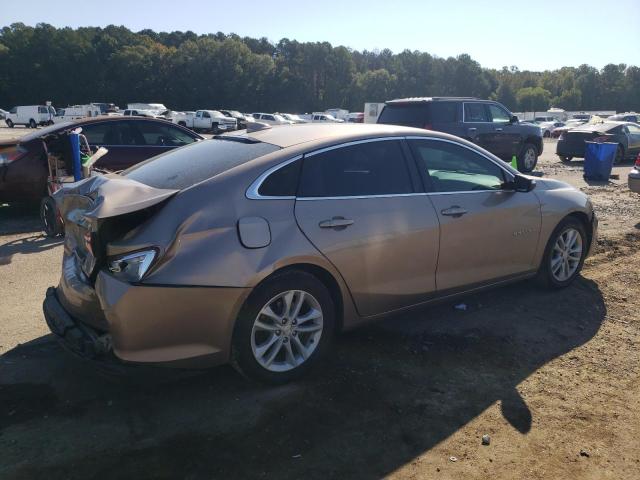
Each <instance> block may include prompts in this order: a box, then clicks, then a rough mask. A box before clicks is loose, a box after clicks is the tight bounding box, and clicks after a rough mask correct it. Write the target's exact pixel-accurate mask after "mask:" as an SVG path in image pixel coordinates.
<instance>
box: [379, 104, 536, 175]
mask: <svg viewBox="0 0 640 480" xmlns="http://www.w3.org/2000/svg"><path fill="white" fill-rule="evenodd" d="M378 123H386V124H390V125H404V126H407V127H417V128H426V129H428V130H438V131H440V132H446V133H450V134H452V135H457V136H458V137H462V138H464V139H467V140H470V141H472V142H473V143H476V144H478V145H480V146H481V147H483V148H485V149H486V150H489V151H490V152H491V153H493V154H494V155H496V156H497V157H500V158H501V159H503V160H505V161H511V159H512V157H513V156H514V155H515V156H516V157H517V159H518V170H520V171H521V172H531V171H532V170H533V169H534V168H535V167H536V164H537V163H538V156H539V155H540V154H541V153H542V134H541V131H540V127H538V126H536V125H532V124H529V123H520V122H519V121H518V117H516V116H514V115H513V114H512V113H511V112H509V110H507V109H506V108H505V107H504V106H502V105H501V104H499V103H498V102H492V101H490V100H478V99H477V98H471V97H429V98H423V97H420V98H403V99H399V100H391V101H389V102H386V105H385V107H384V108H383V109H382V112H381V113H380V116H379V117H378Z"/></svg>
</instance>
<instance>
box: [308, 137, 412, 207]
mask: <svg viewBox="0 0 640 480" xmlns="http://www.w3.org/2000/svg"><path fill="white" fill-rule="evenodd" d="M402 193H413V187H412V184H411V177H410V175H409V170H408V168H407V164H406V161H405V158H404V155H403V153H402V148H401V145H400V142H399V141H398V140H385V141H374V142H366V143H360V144H357V145H351V146H345V147H339V148H335V149H333V150H329V151H326V152H323V153H319V154H316V155H312V156H308V157H305V159H304V163H303V167H302V178H301V181H300V192H299V194H298V196H300V197H350V196H363V195H387V194H402Z"/></svg>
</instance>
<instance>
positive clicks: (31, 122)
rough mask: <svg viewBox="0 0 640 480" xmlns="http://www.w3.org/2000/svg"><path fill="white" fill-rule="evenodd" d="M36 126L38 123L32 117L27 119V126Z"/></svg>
mask: <svg viewBox="0 0 640 480" xmlns="http://www.w3.org/2000/svg"><path fill="white" fill-rule="evenodd" d="M37 127H38V124H37V123H36V121H35V120H34V119H33V118H32V119H31V120H29V128H37Z"/></svg>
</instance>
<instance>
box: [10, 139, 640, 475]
mask: <svg viewBox="0 0 640 480" xmlns="http://www.w3.org/2000/svg"><path fill="white" fill-rule="evenodd" d="M19 133H24V132H23V131H22V129H21V130H20V132H18V129H15V130H13V131H8V129H0V138H3V136H6V135H11V134H19ZM554 152H555V142H554V141H549V142H545V153H544V154H543V156H542V158H541V159H540V162H539V164H538V168H537V169H536V170H537V171H538V172H539V173H540V174H542V175H543V176H545V177H551V178H558V179H561V180H564V181H568V182H570V183H572V184H574V185H575V186H577V187H579V188H582V189H583V191H585V192H586V193H588V194H589V195H590V196H591V198H592V201H593V202H594V205H595V208H596V211H597V213H598V215H599V218H600V235H599V237H600V238H599V242H598V247H597V251H596V255H595V256H594V257H592V258H591V259H589V260H587V262H586V265H585V269H584V270H583V275H582V278H580V279H579V280H578V281H576V282H575V283H574V284H573V285H572V286H571V287H569V288H567V289H565V290H563V291H556V292H547V291H542V290H539V289H538V288H537V287H536V286H535V285H534V284H533V283H532V282H524V283H520V284H517V285H512V286H509V287H506V288H502V289H499V290H493V291H489V292H485V293H481V294H476V295H469V296H467V297H465V298H463V299H462V300H457V301H455V302H449V303H443V304H440V305H438V306H433V307H430V308H425V309H421V310H418V311H414V312H411V313H407V314H403V315H400V316H394V317H390V318H388V319H386V320H384V321H382V322H379V323H376V324H373V325H369V326H367V327H364V328H362V329H359V330H356V331H354V332H350V333H348V334H345V335H343V336H341V337H339V338H338V340H337V342H336V348H335V354H334V355H332V356H331V357H330V359H329V360H328V362H327V364H326V368H324V369H320V370H318V371H317V372H315V373H314V374H313V375H311V376H310V377H308V378H307V379H305V380H304V381H302V382H299V383H296V384H292V385H287V386H283V387H277V388H274V387H264V386H260V385H256V384H252V383H249V382H248V381H246V380H245V379H243V378H242V377H240V376H239V375H237V374H236V373H235V372H234V371H233V370H232V369H231V368H229V367H221V368H217V369H214V370H211V371H208V372H204V373H200V372H188V373H178V372H175V371H165V370H162V371H159V372H154V375H153V376H152V377H153V378H152V379H149V378H147V377H145V378H143V377H142V376H141V375H140V374H138V373H136V371H133V372H132V373H131V375H132V378H130V379H129V380H118V379H114V378H108V377H105V376H103V375H101V374H98V373H97V372H96V371H95V369H94V368H93V366H92V365H91V364H88V363H85V362H82V361H80V360H78V359H76V358H74V357H72V356H71V355H69V354H67V353H66V352H65V351H63V350H62V348H61V347H59V346H58V344H57V343H56V342H55V341H54V339H53V338H52V337H51V336H50V335H48V334H47V332H48V330H47V328H46V325H45V323H44V320H43V318H42V311H41V303H42V300H43V298H44V292H45V290H46V288H47V287H48V286H50V285H55V284H56V283H57V281H58V278H59V275H60V258H61V249H62V247H61V241H60V240H59V239H53V240H52V239H46V238H44V237H42V236H41V234H40V233H39V232H38V225H39V221H38V218H37V211H35V212H34V210H33V209H32V208H27V207H23V208H17V207H13V206H5V207H0V283H1V284H2V287H1V289H0V353H1V355H2V356H1V357H0V405H1V406H2V408H0V478H2V479H5V478H45V477H46V478H83V479H87V478H94V477H109V478H127V479H129V478H137V479H144V478H183V477H185V478H302V477H304V478H318V479H320V478H322V479H324V478H354V477H360V478H378V477H381V476H385V475H389V476H392V477H397V478H442V479H453V478H471V479H473V478H493V479H513V478H530V479H537V478H540V479H542V478H545V479H548V478H589V479H602V478H615V479H620V478H628V479H631V478H637V475H638V473H637V472H638V471H640V442H638V440H637V432H638V431H640V351H639V350H638V342H639V341H640V313H638V302H637V299H636V298H637V295H636V291H637V286H638V284H639V282H640V273H639V272H640V246H639V240H640V196H637V195H634V194H632V193H631V192H629V191H628V189H627V187H626V175H627V171H628V170H629V168H630V166H629V165H628V164H627V165H624V166H622V167H616V168H615V169H614V173H617V174H619V175H620V178H619V180H613V181H612V182H610V183H609V184H607V185H602V184H592V185H588V184H586V183H585V182H584V181H583V180H582V162H581V161H575V162H573V163H571V164H563V163H560V162H559V161H558V160H557V158H556V157H555V155H554ZM459 303H464V304H465V305H466V306H467V308H466V310H459V309H455V308H454V305H456V304H459ZM483 434H488V435H489V436H490V438H491V442H490V445H488V446H483V445H481V437H482V435H483Z"/></svg>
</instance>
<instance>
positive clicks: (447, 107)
mask: <svg viewBox="0 0 640 480" xmlns="http://www.w3.org/2000/svg"><path fill="white" fill-rule="evenodd" d="M429 106H430V108H431V122H432V123H456V122H457V121H458V104H457V103H455V102H432V103H431V104H430V105H429Z"/></svg>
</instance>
